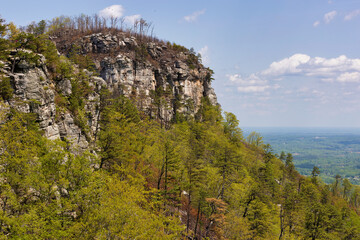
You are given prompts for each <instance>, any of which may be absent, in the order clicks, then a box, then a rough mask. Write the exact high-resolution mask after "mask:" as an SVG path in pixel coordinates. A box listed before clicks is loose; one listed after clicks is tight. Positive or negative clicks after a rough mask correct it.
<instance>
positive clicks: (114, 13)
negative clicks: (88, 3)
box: [99, 5, 124, 18]
mask: <svg viewBox="0 0 360 240" xmlns="http://www.w3.org/2000/svg"><path fill="white" fill-rule="evenodd" d="M123 14H124V8H123V7H122V6H121V5H112V6H109V7H106V8H104V9H103V10H101V11H99V16H100V17H103V18H111V17H114V18H120V17H122V16H123Z"/></svg>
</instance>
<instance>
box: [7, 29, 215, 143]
mask: <svg viewBox="0 0 360 240" xmlns="http://www.w3.org/2000/svg"><path fill="white" fill-rule="evenodd" d="M61 39H62V38H61V37H58V38H55V37H52V40H53V41H55V42H57V45H58V49H59V50H60V52H62V53H63V54H65V55H67V56H68V57H69V58H70V59H71V60H73V62H75V63H78V62H79V61H80V64H81V60H82V59H86V60H87V61H88V62H89V65H90V66H93V68H92V71H91V72H90V71H87V70H86V69H82V66H81V65H80V66H79V65H73V63H71V62H70V61H69V60H68V59H67V58H64V57H61V56H60V57H59V60H58V61H59V64H58V65H59V66H57V69H55V70H54V69H51V71H52V72H49V70H48V67H47V65H46V63H45V58H44V56H43V55H41V54H38V53H36V54H35V53H33V52H32V51H30V50H24V49H18V50H13V51H12V52H11V53H10V55H11V56H13V57H11V58H9V61H5V62H4V66H3V68H1V72H2V74H3V77H4V78H8V79H10V83H11V86H12V87H13V89H14V97H13V98H12V99H11V100H10V101H8V102H7V103H8V104H9V105H10V106H11V107H16V108H17V109H19V110H21V111H23V112H33V113H36V114H37V116H38V121H39V124H40V127H41V129H42V130H44V132H45V136H47V137H48V138H50V139H56V138H61V139H67V140H69V141H71V142H72V143H74V144H75V145H77V146H78V147H80V148H81V149H86V148H87V147H88V146H89V144H90V142H92V141H93V140H94V139H96V134H97V132H98V128H99V124H98V120H99V117H100V110H99V109H100V108H99V106H100V92H101V91H102V89H103V90H104V89H108V90H109V92H110V93H111V94H112V95H114V96H116V95H123V96H126V97H128V98H131V99H133V100H134V102H135V103H136V105H137V107H138V108H139V109H140V110H142V111H143V112H144V113H145V114H146V115H148V116H150V117H152V118H155V119H158V120H159V121H161V122H162V123H163V124H169V123H170V122H171V121H173V120H175V118H178V117H179V116H185V117H186V116H189V117H193V116H194V115H195V114H196V112H198V110H199V108H200V105H201V99H202V98H203V97H207V98H209V100H210V102H211V104H213V105H217V104H218V103H217V100H216V95H215V92H214V90H213V88H212V87H211V80H212V79H211V78H212V77H211V76H212V71H211V70H210V69H208V68H205V67H203V66H202V64H201V63H200V62H198V58H197V57H196V56H195V55H194V53H191V52H189V50H187V49H185V48H183V47H181V48H180V50H174V49H173V48H174V47H173V46H172V45H169V44H168V45H166V44H164V43H163V44H160V43H155V42H148V43H138V42H137V40H136V38H135V37H126V35H125V34H124V33H107V34H105V33H97V34H92V35H89V36H84V37H80V38H78V39H76V40H73V41H72V42H71V43H69V44H67V43H63V42H64V41H65V40H61ZM65 42H66V41H65ZM139 51H140V52H141V51H142V52H141V53H138V52H139ZM24 53H26V54H27V55H28V56H27V57H26V56H25V55H24ZM23 55H24V56H23ZM29 56H33V57H34V56H35V57H37V59H36V63H35V62H31V61H32V58H31V57H29ZM78 56H80V57H78ZM76 57H77V58H76ZM81 57H82V58H81ZM79 58H80V60H79ZM189 59H192V60H191V61H190V60H189ZM48 62H49V61H48ZM189 65H190V66H189ZM56 71H58V72H56ZM79 82H81V84H80V85H82V89H81V90H79V89H78V87H79V86H78V84H79ZM77 91H81V92H77ZM84 91H85V92H86V93H85V92H84ZM75 98H82V99H79V100H78V101H81V102H82V103H81V104H82V105H83V106H82V107H81V108H82V109H81V114H79V110H78V109H75V110H74V109H73V111H71V110H69V109H70V108H69V106H66V105H68V104H69V103H66V101H71V100H72V99H75ZM19 101H21V104H20V105H19ZM64 102H65V103H64ZM56 103H57V104H56ZM70 105H71V103H70Z"/></svg>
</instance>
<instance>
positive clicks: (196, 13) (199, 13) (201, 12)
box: [184, 9, 205, 22]
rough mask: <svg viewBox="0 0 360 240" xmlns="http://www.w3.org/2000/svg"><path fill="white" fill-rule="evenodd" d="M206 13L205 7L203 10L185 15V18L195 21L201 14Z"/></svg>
mask: <svg viewBox="0 0 360 240" xmlns="http://www.w3.org/2000/svg"><path fill="white" fill-rule="evenodd" d="M204 13H205V9H203V10H201V11H196V12H193V13H192V14H190V15H188V16H185V17H184V20H185V21H187V22H195V21H196V20H197V18H198V17H199V16H200V15H203V14H204Z"/></svg>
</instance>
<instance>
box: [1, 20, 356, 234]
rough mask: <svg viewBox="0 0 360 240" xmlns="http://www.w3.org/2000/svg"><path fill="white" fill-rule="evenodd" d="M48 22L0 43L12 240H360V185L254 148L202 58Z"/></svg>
mask: <svg viewBox="0 0 360 240" xmlns="http://www.w3.org/2000/svg"><path fill="white" fill-rule="evenodd" d="M84 18H85V17H84V16H81V17H79V19H78V20H79V21H78V22H79V23H81V22H83V23H84V22H86V21H82V20H84ZM95 19H96V18H95ZM80 20H81V21H80ZM85 20H86V19H85ZM65 22H66V23H69V22H70V23H71V21H67V20H66V21H65ZM72 25H74V24H72ZM43 26H44V22H43V23H41V22H40V23H39V24H37V25H35V26H32V27H28V29H30V30H29V31H27V32H24V31H19V30H17V29H13V30H12V31H11V32H10V33H8V35H7V38H1V37H0V49H2V50H3V51H1V52H0V60H1V62H0V97H1V99H2V101H0V233H1V236H2V238H4V239H214V240H215V239H244V240H248V239H313V240H315V239H347V240H348V239H351V240H356V239H360V217H359V212H360V209H359V206H360V197H359V196H360V188H359V187H358V186H353V185H351V183H350V182H349V181H346V179H344V180H342V179H341V178H340V176H337V177H336V179H335V181H334V183H333V184H331V185H326V184H324V183H322V182H321V180H320V179H319V177H318V176H317V175H318V174H319V171H318V169H316V168H314V170H313V172H312V176H310V177H304V176H301V175H300V174H299V173H298V172H297V171H296V169H295V166H294V164H293V162H292V155H291V154H287V155H286V154H285V153H283V154H281V156H277V155H275V154H274V153H273V152H272V149H271V146H269V145H268V144H264V142H263V141H262V138H261V136H260V135H259V134H257V133H252V134H250V135H249V137H248V139H246V140H245V139H244V137H243V135H242V131H241V129H240V128H239V121H238V120H237V118H236V116H235V115H234V114H232V113H227V112H222V111H221V109H220V106H219V105H218V104H217V102H216V96H215V94H214V92H213V90H212V88H211V85H210V82H211V75H212V71H211V70H210V69H206V68H204V67H203V66H202V64H201V62H200V61H199V57H198V56H196V55H195V54H194V52H193V51H191V50H187V49H185V48H184V47H181V46H179V45H176V44H170V43H164V42H161V41H158V40H155V39H152V38H145V36H143V35H142V34H134V33H132V34H131V32H124V31H117V30H116V29H108V28H106V24H105V25H103V26H105V30H104V29H102V30H104V31H93V30H91V31H90V30H89V29H86V27H84V29H83V31H80V32H79V31H78V30H77V29H75V30H76V31H75V30H74V29H72V31H70V30H71V29H70V30H69V29H63V28H60V30H61V31H58V32H57V33H60V34H54V33H53V32H51V34H50V36H51V38H50V37H49V33H48V32H46V31H45V30H44V28H43ZM81 26H85V25H81ZM6 27H7V25H2V21H1V20H0V36H4V35H5V34H4V31H5V30H6ZM51 27H53V26H49V28H51ZM31 29H32V30H31ZM34 29H35V30H34ZM63 30H64V31H63ZM65 30H66V31H65ZM115 30H116V31H115ZM94 32H96V33H94ZM62 34H64V35H62ZM55 36H56V37H55ZM49 39H51V40H49ZM53 41H55V42H56V44H57V48H56V47H55V44H54V42H53ZM61 53H62V54H61ZM77 149H79V150H80V151H77Z"/></svg>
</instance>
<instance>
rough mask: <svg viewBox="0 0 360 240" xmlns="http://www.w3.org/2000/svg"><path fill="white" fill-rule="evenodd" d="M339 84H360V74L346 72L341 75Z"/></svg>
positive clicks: (338, 78) (338, 79)
mask: <svg viewBox="0 0 360 240" xmlns="http://www.w3.org/2000/svg"><path fill="white" fill-rule="evenodd" d="M336 80H337V81H338V82H343V83H346V82H356V83H358V82H360V72H346V73H342V74H340V75H339V76H338V77H337V79H336Z"/></svg>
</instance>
